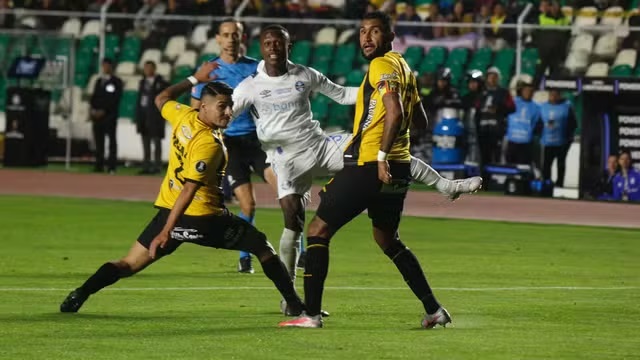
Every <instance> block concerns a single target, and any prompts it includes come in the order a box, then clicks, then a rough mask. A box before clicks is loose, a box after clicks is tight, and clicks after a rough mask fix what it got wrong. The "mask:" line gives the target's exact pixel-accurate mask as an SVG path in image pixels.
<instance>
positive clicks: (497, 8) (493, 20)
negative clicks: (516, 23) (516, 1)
mask: <svg viewBox="0 0 640 360" xmlns="http://www.w3.org/2000/svg"><path fill="white" fill-rule="evenodd" d="M487 24H489V25H491V27H487V28H485V29H484V36H485V39H486V41H487V45H488V46H489V47H490V48H491V50H493V51H499V50H502V49H504V48H505V47H507V46H508V45H509V44H511V43H513V42H514V40H515V33H514V29H511V28H506V27H503V26H502V25H503V24H513V21H511V19H510V18H509V17H508V16H507V13H506V12H505V8H504V5H502V3H499V2H497V3H495V4H494V5H493V15H492V16H491V17H490V18H489V20H488V21H487Z"/></svg>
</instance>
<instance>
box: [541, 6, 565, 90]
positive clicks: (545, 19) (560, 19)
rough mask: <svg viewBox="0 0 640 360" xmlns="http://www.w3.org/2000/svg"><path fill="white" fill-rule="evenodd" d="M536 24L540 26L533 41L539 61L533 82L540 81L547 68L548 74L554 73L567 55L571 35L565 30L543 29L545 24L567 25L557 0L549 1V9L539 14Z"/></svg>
mask: <svg viewBox="0 0 640 360" xmlns="http://www.w3.org/2000/svg"><path fill="white" fill-rule="evenodd" d="M538 24H539V25H540V26H542V27H543V28H542V29H539V30H538V31H537V32H536V34H535V42H536V45H537V47H538V54H539V56H540V60H539V61H540V62H539V64H538V67H537V69H536V79H535V84H539V83H540V79H541V77H542V76H544V74H545V72H546V71H547V69H549V75H550V76H553V75H555V74H556V73H557V72H558V70H559V69H560V66H561V65H562V61H563V60H564V58H565V56H566V55H567V51H566V49H567V44H568V42H569V38H570V36H571V32H570V31H568V30H570V29H567V30H545V29H544V27H545V26H568V25H569V24H570V20H569V19H567V17H566V16H564V14H563V13H562V11H560V4H559V3H558V2H557V1H553V2H551V5H550V6H549V10H548V11H547V12H546V13H544V14H540V16H539V18H538Z"/></svg>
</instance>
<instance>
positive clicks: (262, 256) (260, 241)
mask: <svg viewBox="0 0 640 360" xmlns="http://www.w3.org/2000/svg"><path fill="white" fill-rule="evenodd" d="M259 234H260V236H259V237H258V238H257V239H256V241H255V245H254V246H253V247H252V248H251V249H250V250H249V252H250V253H252V254H253V255H255V256H256V258H258V261H260V262H265V261H267V260H269V259H270V258H271V257H273V256H275V255H276V250H275V249H274V248H273V245H271V243H270V242H269V241H268V240H267V237H266V236H265V235H264V234H263V233H259Z"/></svg>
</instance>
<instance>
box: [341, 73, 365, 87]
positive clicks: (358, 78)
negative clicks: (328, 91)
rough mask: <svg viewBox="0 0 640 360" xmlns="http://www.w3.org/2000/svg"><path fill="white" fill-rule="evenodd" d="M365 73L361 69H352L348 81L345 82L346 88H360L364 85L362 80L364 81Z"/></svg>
mask: <svg viewBox="0 0 640 360" xmlns="http://www.w3.org/2000/svg"><path fill="white" fill-rule="evenodd" d="M364 75H365V72H364V71H362V70H360V69H352V70H351V71H350V72H349V73H348V74H347V79H346V81H345V84H344V85H345V86H360V84H362V80H363V79H364Z"/></svg>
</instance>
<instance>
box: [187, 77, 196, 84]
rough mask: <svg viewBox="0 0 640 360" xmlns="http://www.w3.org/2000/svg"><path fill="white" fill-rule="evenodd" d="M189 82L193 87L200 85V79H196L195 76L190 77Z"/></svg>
mask: <svg viewBox="0 0 640 360" xmlns="http://www.w3.org/2000/svg"><path fill="white" fill-rule="evenodd" d="M187 80H189V82H190V83H191V85H193V86H196V85H198V79H196V78H195V77H194V76H189V77H188V78H187Z"/></svg>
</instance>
